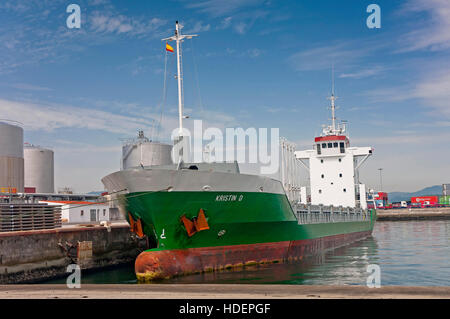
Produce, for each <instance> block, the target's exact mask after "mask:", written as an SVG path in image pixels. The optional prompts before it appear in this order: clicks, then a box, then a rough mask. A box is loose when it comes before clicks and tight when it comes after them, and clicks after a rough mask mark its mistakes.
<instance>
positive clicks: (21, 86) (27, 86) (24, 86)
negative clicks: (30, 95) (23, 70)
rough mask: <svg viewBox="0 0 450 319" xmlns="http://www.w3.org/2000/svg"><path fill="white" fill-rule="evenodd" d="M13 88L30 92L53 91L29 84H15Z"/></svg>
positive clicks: (12, 85)
mask: <svg viewBox="0 0 450 319" xmlns="http://www.w3.org/2000/svg"><path fill="white" fill-rule="evenodd" d="M10 86H11V87H13V88H15V89H19V90H29V91H52V89H50V88H48V87H44V86H38V85H33V84H28V83H13V84H11V85H10Z"/></svg>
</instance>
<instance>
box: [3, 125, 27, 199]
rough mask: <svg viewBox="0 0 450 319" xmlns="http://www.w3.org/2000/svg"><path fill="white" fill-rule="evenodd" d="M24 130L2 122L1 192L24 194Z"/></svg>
mask: <svg viewBox="0 0 450 319" xmlns="http://www.w3.org/2000/svg"><path fill="white" fill-rule="evenodd" d="M23 171H24V164H23V128H22V127H20V126H18V125H15V124H13V123H12V122H9V121H8V122H6V121H4V120H1V121H0V192H1V193H23V190H24V189H23V178H24V177H23V176H24V174H23Z"/></svg>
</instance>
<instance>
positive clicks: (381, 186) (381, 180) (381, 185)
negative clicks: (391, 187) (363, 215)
mask: <svg viewBox="0 0 450 319" xmlns="http://www.w3.org/2000/svg"><path fill="white" fill-rule="evenodd" d="M378 170H379V171H380V192H382V191H383V177H382V175H381V172H382V171H383V169H382V168H379V169H378Z"/></svg>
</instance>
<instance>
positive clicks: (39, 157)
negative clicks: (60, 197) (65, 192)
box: [23, 144, 55, 193]
mask: <svg viewBox="0 0 450 319" xmlns="http://www.w3.org/2000/svg"><path fill="white" fill-rule="evenodd" d="M23 152H24V160H25V187H34V188H36V193H54V192H55V184H54V159H53V158H54V154H53V151H52V150H50V149H46V148H43V147H40V146H34V145H31V144H25V146H24V148H23Z"/></svg>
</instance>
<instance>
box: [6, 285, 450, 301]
mask: <svg viewBox="0 0 450 319" xmlns="http://www.w3.org/2000/svg"><path fill="white" fill-rule="evenodd" d="M79 298H82V299H105V298H107V299H216V298H217V299H266V298H269V299H271V298H276V299H284V298H288V299H320V298H322V299H328V298H333V299H450V287H401V286H385V287H381V288H368V287H365V286H306V285H240V284H239V285H236V284H147V285H137V284H128V285H125V284H120V285H114V284H113V285H111V284H107V285H95V284H86V285H82V286H81V288H80V289H69V288H67V287H66V285H0V299H79Z"/></svg>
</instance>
